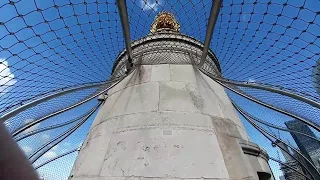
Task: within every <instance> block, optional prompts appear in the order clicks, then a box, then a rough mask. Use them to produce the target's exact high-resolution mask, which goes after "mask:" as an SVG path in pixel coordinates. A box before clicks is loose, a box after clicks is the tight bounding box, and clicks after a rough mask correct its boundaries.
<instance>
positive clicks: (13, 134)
mask: <svg viewBox="0 0 320 180" xmlns="http://www.w3.org/2000/svg"><path fill="white" fill-rule="evenodd" d="M120 81H121V80H118V81H117V82H116V83H114V84H112V85H110V86H109V87H108V88H107V89H105V90H103V91H101V92H99V93H97V94H95V95H93V96H91V97H89V98H87V99H85V100H83V101H80V102H78V103H76V104H73V105H71V106H69V107H67V108H64V109H61V110H59V111H56V112H54V113H51V114H49V115H46V116H44V117H42V118H40V119H37V120H35V121H32V122H31V123H30V124H27V125H25V126H23V127H21V128H19V129H17V130H16V131H14V132H13V133H12V136H13V137H15V136H17V135H18V134H19V133H21V132H23V131H24V130H26V129H28V128H30V127H31V126H33V125H35V124H38V123H40V122H42V121H44V120H46V119H48V118H50V117H53V116H55V115H58V114H61V113H63V112H65V111H68V110H70V109H73V108H75V107H77V106H80V105H81V104H83V103H85V102H88V101H90V100H92V99H94V98H96V97H97V96H99V95H101V94H103V93H106V92H107V91H108V90H109V89H110V88H112V87H114V86H115V85H117V84H118V83H119V82H120Z"/></svg>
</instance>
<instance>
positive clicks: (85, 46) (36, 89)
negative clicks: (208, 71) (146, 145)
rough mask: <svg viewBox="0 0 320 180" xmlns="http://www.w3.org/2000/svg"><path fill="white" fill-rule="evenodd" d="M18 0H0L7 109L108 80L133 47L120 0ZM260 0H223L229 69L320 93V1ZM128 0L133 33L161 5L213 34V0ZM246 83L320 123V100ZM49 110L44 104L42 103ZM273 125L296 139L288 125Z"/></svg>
mask: <svg viewBox="0 0 320 180" xmlns="http://www.w3.org/2000/svg"><path fill="white" fill-rule="evenodd" d="M8 2H9V1H8V0H2V1H1V2H0V10H1V14H3V15H2V16H0V22H1V23H2V24H3V25H0V62H1V63H0V114H4V113H5V112H8V111H10V110H12V109H14V108H16V107H18V106H19V105H21V102H22V103H26V102H29V101H32V100H33V99H35V97H39V94H46V93H50V92H52V91H54V90H57V89H60V88H65V87H72V86H78V85H81V84H86V83H94V82H102V81H105V80H108V78H109V77H110V74H111V69H112V65H113V63H114V60H115V59H116V57H117V55H118V54H119V53H120V52H121V51H122V50H123V49H124V39H123V37H122V36H123V35H122V29H121V23H120V19H119V15H118V14H117V7H116V5H115V1H114V0H108V1H104V0H97V1H96V0H85V1H84V0H15V1H14V2H16V3H14V4H13V5H10V4H8ZM84 2H85V3H86V4H85V3H84ZM253 2H255V1H253V0H252V1H251V0H246V1H245V2H243V1H241V0H224V1H223V7H222V8H221V10H220V15H219V17H218V20H217V24H216V27H215V31H214V34H213V38H212V41H211V49H212V50H213V51H214V52H215V54H216V56H217V58H218V60H219V63H220V66H221V69H222V73H223V75H224V77H226V78H229V79H233V80H238V81H249V82H252V83H264V84H269V85H273V86H282V87H283V88H284V89H287V90H290V91H293V92H294V93H297V94H303V95H304V96H307V97H309V98H311V99H313V100H315V101H319V98H320V97H319V94H317V93H316V91H315V89H314V87H313V84H314V82H313V80H312V72H313V68H314V67H313V66H314V65H315V64H316V63H317V61H318V60H319V55H320V40H319V39H320V38H319V37H320V26H319V25H320V16H319V15H318V14H317V12H320V3H319V1H317V0H306V1H296V0H289V1H284V0H278V1H273V2H271V4H268V2H269V1H264V0H259V1H257V3H256V4H254V3H253ZM285 3H286V4H285ZM70 4H72V5H70ZM284 4H285V5H284ZM127 6H128V15H129V22H130V34H131V41H134V40H137V39H139V38H141V37H143V36H145V35H147V34H149V29H150V28H149V27H150V25H151V23H152V22H153V20H154V17H155V16H156V14H157V13H159V12H161V11H169V12H171V13H173V14H174V15H175V17H176V19H177V20H178V22H179V23H180V25H181V33H183V34H186V35H189V36H191V37H194V38H196V39H198V40H200V41H202V42H204V39H205V33H206V24H207V19H208V17H209V15H210V9H211V2H210V1H200V0H190V1H175V0H168V1H164V0H158V1H155V0H147V1H144V0H137V1H131V0H128V1H127ZM300 7H302V8H300ZM19 14H20V15H21V16H20V17H19ZM310 22H312V23H310ZM94 90H95V89H90V90H87V91H83V92H78V93H74V94H71V95H67V96H65V97H63V98H61V99H56V100H53V101H51V102H49V103H47V104H46V105H43V104H41V105H39V106H38V107H35V108H34V109H31V110H29V111H26V112H24V113H22V114H20V115H19V117H16V119H15V122H7V126H8V127H9V129H10V128H11V129H14V128H17V127H19V126H21V125H23V124H25V123H28V122H30V121H32V120H33V119H37V118H38V117H41V116H42V115H45V114H48V113H50V112H53V111H55V110H58V109H61V108H63V107H66V106H68V105H70V104H71V103H73V102H76V101H78V100H80V99H82V98H84V97H86V96H88V95H89V94H90V93H92V92H93V91H94ZM242 90H244V91H245V92H247V93H248V94H250V95H252V96H254V97H256V98H258V99H260V100H262V101H264V102H267V103H270V104H272V105H274V106H277V107H279V108H281V109H284V110H287V111H290V112H292V113H294V114H297V115H299V116H302V117H304V118H306V119H309V120H313V121H314V122H315V123H320V122H319V119H318V118H317V117H319V115H320V111H319V109H316V108H313V107H311V106H310V105H307V104H305V103H301V102H297V101H295V100H292V99H290V98H285V97H283V96H279V95H276V94H274V93H267V92H264V91H260V90H252V89H245V88H243V89H242ZM229 95H230V97H231V98H232V99H233V100H234V101H235V102H236V103H237V104H239V105H240V106H241V107H242V108H244V109H245V110H247V111H248V112H250V113H252V114H254V115H256V116H257V117H259V118H261V119H264V120H266V121H268V122H272V123H274V124H277V125H279V126H282V127H285V126H284V122H285V121H288V120H291V119H290V118H289V117H287V116H283V115H281V114H279V113H275V112H273V111H270V110H268V109H266V108H263V107H261V106H258V105H257V104H254V103H250V102H248V101H247V100H245V99H243V98H241V97H239V96H237V95H234V94H232V93H230V94H229ZM29 97H32V98H31V99H28V98H29ZM57 102H63V103H57ZM95 103H96V101H90V102H89V103H86V104H85V105H84V106H81V107H79V108H77V109H75V110H73V111H70V112H68V113H64V114H62V115H60V116H57V117H55V118H52V119H50V120H48V121H47V122H44V123H40V124H38V125H36V126H34V127H32V128H30V129H29V130H27V131H31V130H32V129H36V128H41V127H45V126H48V125H50V124H52V123H54V122H55V123H57V122H63V121H65V120H70V119H72V118H74V117H77V116H79V114H82V113H84V112H86V111H88V110H89V109H90V108H91V107H93V106H94V105H95ZM40 110H41V112H42V114H38V113H36V112H40ZM92 119H93V118H91V119H90V120H89V121H88V123H86V124H85V125H84V126H83V128H82V129H81V130H79V131H78V133H79V134H82V136H80V135H79V136H72V137H69V138H68V139H67V140H66V141H64V142H63V143H66V144H68V143H71V144H73V146H72V147H74V146H78V145H79V143H80V142H81V141H82V140H83V138H84V136H85V134H86V132H87V130H88V128H89V127H90V123H91V122H92ZM242 120H243V119H242ZM243 122H244V124H245V126H246V128H247V130H248V134H249V135H250V136H251V138H252V140H253V141H254V142H256V143H258V144H259V145H261V146H262V147H264V148H265V149H266V150H268V152H269V153H270V154H272V156H273V157H275V158H278V157H279V158H282V156H281V154H280V155H279V153H278V152H277V151H276V150H277V149H276V148H273V147H271V143H270V142H268V141H265V140H264V138H263V137H262V135H261V134H259V133H258V132H257V131H256V130H255V129H253V128H252V127H251V126H250V125H249V124H248V123H247V122H246V121H245V120H243ZM70 126H71V125H70ZM70 126H68V127H70ZM65 129H67V127H65ZM62 131H63V128H61V129H59V131H58V130H55V131H48V132H46V133H42V134H39V135H37V136H34V137H33V138H40V139H43V140H47V139H50V138H53V137H54V136H55V135H57V134H59V133H60V132H62ZM269 131H272V132H274V133H275V134H276V135H278V136H280V137H281V138H283V139H284V140H286V141H288V142H290V143H291V144H292V145H295V143H294V141H293V139H292V138H291V136H290V135H289V134H288V133H284V132H277V131H275V130H269ZM318 135H319V134H318ZM33 138H30V139H26V140H25V141H23V142H21V146H22V148H23V149H24V151H25V152H26V153H31V152H32V151H33V150H35V149H36V146H33V145H32V143H31V142H32V140H33ZM63 143H61V145H59V146H58V147H56V148H55V149H52V150H50V152H49V153H48V154H46V155H45V156H44V158H43V159H42V160H41V159H40V160H39V162H40V161H44V160H45V159H47V158H50V157H51V158H52V157H55V156H57V155H58V154H60V153H62V152H64V151H65V149H67V147H65V145H63ZM68 149H72V148H71V147H68ZM68 161H69V162H72V158H69V159H68V158H67V160H65V161H62V162H61V163H66V162H68ZM56 166H57V167H58V166H59V163H56ZM47 167H48V168H47V169H46V167H44V168H42V169H43V172H48V171H49V169H54V166H53V165H50V166H47ZM272 168H273V169H274V170H275V171H274V172H275V173H276V174H275V175H276V177H277V176H279V175H280V174H281V173H280V171H279V170H278V169H279V166H277V164H274V163H272ZM62 174H65V173H62Z"/></svg>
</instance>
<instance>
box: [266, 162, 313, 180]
mask: <svg viewBox="0 0 320 180" xmlns="http://www.w3.org/2000/svg"><path fill="white" fill-rule="evenodd" d="M269 159H271V160H272V161H275V162H277V163H279V164H281V165H283V166H286V167H288V168H289V169H291V170H294V171H295V172H297V173H298V174H300V175H302V176H303V177H305V178H307V179H309V180H312V179H310V178H309V177H308V176H306V175H305V174H303V173H301V172H299V171H297V170H296V169H294V168H292V167H290V166H288V165H286V164H285V163H283V162H281V161H279V160H278V159H275V158H273V157H269Z"/></svg>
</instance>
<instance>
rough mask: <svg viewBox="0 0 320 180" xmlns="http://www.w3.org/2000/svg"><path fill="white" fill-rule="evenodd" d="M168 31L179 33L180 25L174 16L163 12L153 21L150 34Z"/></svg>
mask: <svg viewBox="0 0 320 180" xmlns="http://www.w3.org/2000/svg"><path fill="white" fill-rule="evenodd" d="M167 29H170V30H173V31H176V32H179V31H180V24H179V23H178V22H177V20H176V18H175V17H174V16H173V14H171V13H169V12H161V13H159V14H158V15H157V16H156V18H155V20H154V21H153V23H152V25H151V29H150V32H151V33H155V32H159V31H161V30H167Z"/></svg>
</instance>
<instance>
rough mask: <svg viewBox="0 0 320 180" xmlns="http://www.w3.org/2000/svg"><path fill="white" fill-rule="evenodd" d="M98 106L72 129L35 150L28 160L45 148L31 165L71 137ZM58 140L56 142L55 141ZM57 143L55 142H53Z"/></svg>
mask: <svg viewBox="0 0 320 180" xmlns="http://www.w3.org/2000/svg"><path fill="white" fill-rule="evenodd" d="M102 103H103V102H100V103H99V106H100V105H101V104H102ZM99 106H98V107H97V108H96V109H93V110H92V111H91V112H90V113H89V114H88V115H87V116H86V117H84V118H83V119H82V120H81V121H80V122H78V123H77V124H76V125H74V126H73V127H72V128H70V129H68V130H67V131H65V132H63V133H62V134H60V135H59V136H57V137H55V138H54V139H52V140H51V141H49V142H47V143H45V144H43V145H42V146H41V147H39V148H38V149H37V150H35V151H34V152H33V153H32V154H31V155H30V156H29V157H28V158H29V159H31V158H33V157H34V156H35V155H36V154H37V153H38V152H40V151H41V150H43V149H44V148H46V147H47V149H46V150H44V151H43V152H41V153H40V154H38V156H36V157H35V158H34V159H32V160H31V164H32V163H34V162H35V161H36V160H38V159H39V158H40V157H41V156H42V155H43V154H45V153H46V152H47V151H49V150H50V149H51V148H52V147H54V146H55V145H57V144H58V143H60V142H61V141H63V140H64V139H66V138H67V137H68V136H69V135H71V134H72V133H73V132H74V131H76V130H77V129H78V128H79V127H80V126H81V125H82V124H84V123H85V122H86V121H87V120H88V119H89V117H90V116H91V115H92V114H93V113H94V112H95V111H96V110H97V109H98V108H99ZM57 140H58V141H57ZM55 141H57V142H55ZM53 142H55V143H54V144H53V145H51V146H50V147H48V146H49V145H50V144H51V143H53Z"/></svg>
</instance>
